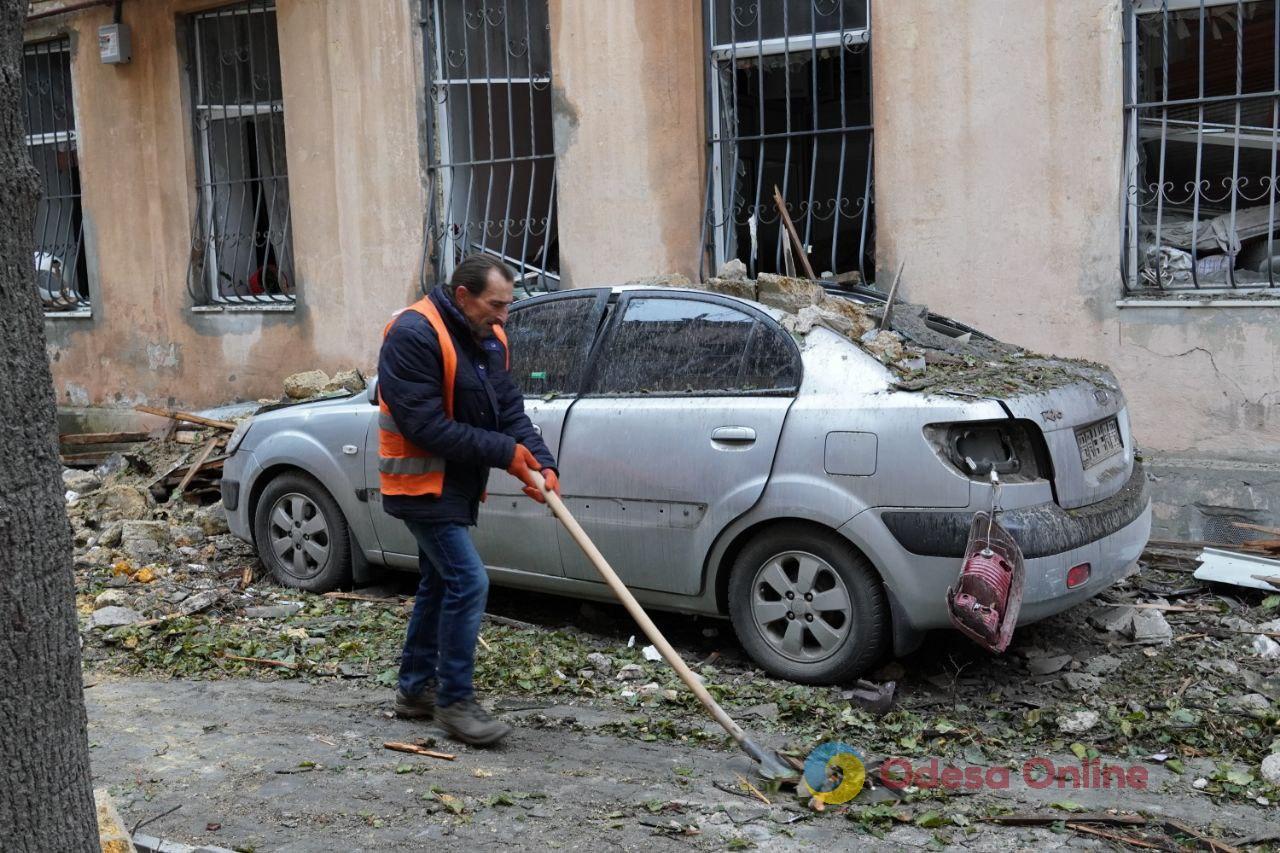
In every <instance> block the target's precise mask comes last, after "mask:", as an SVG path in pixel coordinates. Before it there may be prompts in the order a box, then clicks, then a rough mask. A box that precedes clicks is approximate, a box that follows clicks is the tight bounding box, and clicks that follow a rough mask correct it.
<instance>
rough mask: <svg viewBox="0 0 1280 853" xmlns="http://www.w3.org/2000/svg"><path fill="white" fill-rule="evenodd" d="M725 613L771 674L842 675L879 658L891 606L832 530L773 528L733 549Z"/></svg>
mask: <svg viewBox="0 0 1280 853" xmlns="http://www.w3.org/2000/svg"><path fill="white" fill-rule="evenodd" d="M729 616H730V619H731V620H732V622H733V629H734V631H735V633H737V635H738V640H739V642H741V643H742V645H743V648H745V649H746V651H747V653H748V654H749V655H751V658H752V659H753V660H754V661H755V662H756V663H758V664H759V665H760V666H761V667H763V668H764V669H765V670H766V671H767V672H769V673H770V674H771V675H774V676H777V677H779V678H785V679H787V680H789V681H796V682H800V683H802V684H834V683H840V682H846V681H849V680H851V679H853V678H856V677H857V676H858V675H860V674H862V673H863V672H865V671H866V670H867V669H869V668H870V667H871V666H873V665H875V664H876V663H878V662H879V661H880V658H881V656H882V655H883V653H884V650H885V647H886V638H887V636H888V631H889V605H888V601H887V599H886V598H885V593H884V590H883V588H882V587H881V585H880V579H879V577H878V576H877V575H876V571H875V569H874V568H873V567H872V565H871V562H870V561H869V560H868V559H867V558H866V557H864V556H863V555H862V554H860V553H858V552H857V551H856V550H855V549H854V548H853V547H852V546H851V545H849V543H847V542H845V541H843V540H842V539H840V538H839V537H838V536H837V535H836V534H834V533H830V532H827V531H823V530H819V529H816V528H813V527H808V526H804V525H786V526H779V527H775V528H772V529H770V530H768V531H766V532H764V533H762V534H761V535H759V536H757V537H756V538H754V539H752V540H751V541H750V542H748V543H747V545H746V546H745V547H744V548H743V549H742V551H741V552H740V553H739V554H738V557H737V559H736V560H735V561H734V565H733V570H732V574H731V575H730V577H729Z"/></svg>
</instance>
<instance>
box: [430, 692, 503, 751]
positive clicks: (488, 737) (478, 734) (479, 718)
mask: <svg viewBox="0 0 1280 853" xmlns="http://www.w3.org/2000/svg"><path fill="white" fill-rule="evenodd" d="M436 723H437V724H438V725H440V727H441V728H443V729H444V730H445V731H446V732H448V733H449V734H450V735H452V736H453V737H455V738H457V739H458V740H460V741H462V742H463V743H469V744H471V745H472V746H488V745H489V744H491V743H497V742H498V741H500V740H502V739H503V738H504V737H506V736H507V735H509V734H511V726H509V725H507V724H506V723H504V722H502V721H501V720H495V719H494V718H493V717H490V716H489V712H488V711H486V710H485V709H484V708H481V707H480V703H479V702H477V701H476V700H475V699H463V700H461V701H459V702H454V703H453V704H452V705H446V706H444V707H440V708H436Z"/></svg>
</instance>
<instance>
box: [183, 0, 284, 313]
mask: <svg viewBox="0 0 1280 853" xmlns="http://www.w3.org/2000/svg"><path fill="white" fill-rule="evenodd" d="M190 32H191V43H190V48H189V50H190V52H189V55H188V58H189V62H190V66H189V67H190V80H191V87H192V98H191V100H192V112H193V123H194V128H195V147H196V169H197V172H196V190H197V193H198V203H199V209H198V210H197V212H196V218H195V223H194V227H193V229H192V232H193V233H192V241H191V263H190V267H189V270H188V274H187V276H188V285H189V288H190V290H191V295H192V297H193V298H194V299H195V301H196V304H208V303H235V302H239V303H277V302H281V303H287V302H292V301H293V300H294V296H295V289H296V281H295V280H294V267H293V240H292V238H291V235H290V227H289V172H288V168H287V167H286V162H285V145H284V101H283V98H282V95H281V87H280V50H279V44H278V42H277V35H276V9H275V4H274V3H273V2H267V0H250V2H246V3H238V4H236V5H234V6H227V7H224V8H221V9H216V10H214V11H211V12H202V13H200V14H198V15H194V16H193V17H192V19H191V31H190Z"/></svg>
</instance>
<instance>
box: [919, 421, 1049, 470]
mask: <svg viewBox="0 0 1280 853" xmlns="http://www.w3.org/2000/svg"><path fill="white" fill-rule="evenodd" d="M926 433H927V434H928V437H929V440H930V443H931V444H933V446H934V448H935V449H936V450H937V451H938V452H939V455H941V456H943V457H944V458H946V460H947V461H948V462H950V463H951V464H952V465H954V466H956V467H957V468H959V469H960V470H961V471H963V472H964V473H965V474H967V475H968V476H970V477H973V478H975V479H981V480H985V479H987V478H988V477H990V476H991V472H992V471H995V472H996V473H997V474H1000V475H1001V476H1002V477H1004V478H1005V479H1010V478H1014V479H1019V480H1035V479H1039V478H1041V477H1049V476H1050V473H1051V472H1050V469H1049V450H1048V447H1046V446H1045V443H1044V436H1043V434H1042V433H1041V432H1040V429H1039V427H1037V426H1036V425H1035V424H1033V423H1030V422H1029V421H1021V420H1018V421H1015V420H1001V421H968V422H964V423H955V424H934V425H931V426H929V427H926Z"/></svg>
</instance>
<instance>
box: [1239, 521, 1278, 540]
mask: <svg viewBox="0 0 1280 853" xmlns="http://www.w3.org/2000/svg"><path fill="white" fill-rule="evenodd" d="M1231 526H1232V527H1239V528H1240V529H1241V530H1253V531H1256V532H1258V533H1270V534H1271V535H1272V536H1280V527H1263V526H1262V525H1261V524H1246V523H1245V522H1243V521H1233V522H1231Z"/></svg>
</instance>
